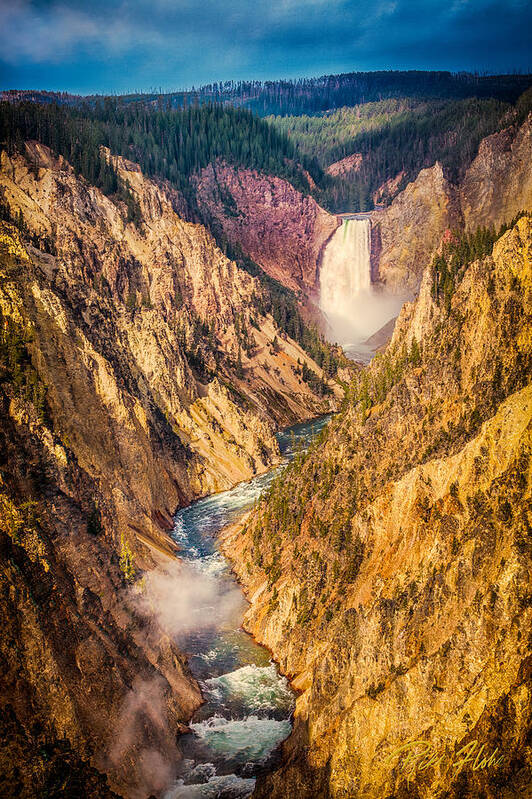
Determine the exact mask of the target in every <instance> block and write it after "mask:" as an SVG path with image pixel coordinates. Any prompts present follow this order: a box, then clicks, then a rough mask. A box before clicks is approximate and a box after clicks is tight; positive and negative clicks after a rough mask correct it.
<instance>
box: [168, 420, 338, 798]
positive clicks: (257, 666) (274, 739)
mask: <svg viewBox="0 0 532 799" xmlns="http://www.w3.org/2000/svg"><path fill="white" fill-rule="evenodd" d="M329 418H330V417H328V416H326V417H322V418H320V419H316V420H313V421H311V422H306V423H302V424H298V425H295V426H294V427H289V428H287V429H285V430H283V431H282V432H281V433H278V434H277V440H278V442H279V448H280V450H281V454H282V455H283V456H284V457H285V463H286V462H288V461H289V460H290V459H291V458H292V457H293V456H294V455H295V453H296V452H297V451H298V450H300V449H306V448H307V447H308V446H309V444H310V443H311V441H312V440H313V439H314V438H315V436H316V435H317V434H318V433H319V432H320V430H321V429H322V428H323V427H324V426H325V425H326V424H327V422H328V421H329ZM283 468H284V465H281V466H279V467H277V468H275V469H272V470H271V471H270V472H267V473H266V474H263V475H260V476H259V477H255V478H254V479H253V480H250V481H248V482H246V483H240V484H239V485H237V486H235V488H233V489H231V490H230V491H225V492H223V493H220V494H213V495H212V496H210V497H206V498H205V499H201V500H198V501H197V502H195V503H193V504H192V505H189V506H188V507H186V508H183V509H182V510H180V511H179V512H178V513H177V514H176V517H175V526H174V532H173V535H174V538H175V540H176V541H177V542H178V544H179V546H180V549H181V553H180V554H181V557H182V558H183V560H184V561H185V562H186V563H187V567H188V568H189V570H190V571H192V572H193V574H195V575H196V576H197V590H196V591H195V592H194V599H193V607H192V608H190V615H191V624H190V627H189V629H190V630H191V632H189V633H187V634H185V635H184V636H181V638H180V641H179V643H180V646H181V647H182V648H183V650H184V651H185V652H187V654H188V656H189V662H190V666H191V669H192V672H193V674H194V676H195V677H196V678H197V679H198V680H199V682H200V685H201V688H202V692H203V696H204V698H205V700H206V701H205V704H204V705H203V706H202V707H201V708H200V709H199V711H198V712H197V713H196V714H195V716H194V718H193V720H192V722H191V724H190V727H191V729H192V733H191V734H187V735H184V736H182V738H181V739H180V740H181V744H182V749H183V753H184V756H185V760H184V763H183V766H182V772H181V774H180V776H179V779H178V780H177V783H176V784H175V785H174V786H173V787H172V788H171V789H170V790H169V791H168V792H167V794H166V796H165V799H195V798H196V797H207V798H208V799H215V798H216V799H245V797H248V796H249V795H250V794H251V792H252V790H253V787H254V784H255V776H256V775H257V774H259V773H260V772H261V770H265V769H268V767H270V768H271V766H272V764H273V758H274V757H275V750H276V749H277V747H278V746H279V744H280V743H281V741H283V740H284V739H285V738H286V737H287V736H288V735H289V734H290V731H291V728H292V725H291V715H292V712H293V709H294V694H293V692H292V690H291V689H290V686H289V684H288V682H287V680H286V679H285V678H284V677H281V676H280V675H279V673H278V671H277V668H276V666H275V664H274V663H273V662H272V661H271V660H270V654H269V652H268V651H267V650H266V649H265V648H264V647H262V646H259V645H258V644H257V643H255V641H254V640H253V638H252V637H251V636H250V635H248V634H247V633H246V632H244V630H242V628H241V623H242V617H243V615H244V613H245V610H246V608H247V603H246V600H245V599H244V596H243V594H242V591H241V589H240V587H239V586H238V584H237V582H236V580H235V578H234V577H233V575H232V574H231V571H230V569H229V565H228V563H227V561H226V560H225V558H224V557H223V555H222V554H221V553H220V551H219V549H218V547H217V542H216V537H217V534H218V532H219V531H220V530H221V529H222V528H223V527H226V526H227V525H228V524H231V523H233V522H235V521H237V520H238V519H239V517H240V516H242V514H243V513H245V512H246V511H247V510H249V509H250V508H251V507H252V506H253V504H254V502H255V500H256V499H257V498H258V497H259V496H260V494H261V493H262V492H263V491H264V490H265V489H266V488H268V486H269V485H270V484H271V482H272V480H273V479H274V477H275V476H276V475H277V474H278V472H279V470H280V469H283ZM195 620H197V624H196V622H195Z"/></svg>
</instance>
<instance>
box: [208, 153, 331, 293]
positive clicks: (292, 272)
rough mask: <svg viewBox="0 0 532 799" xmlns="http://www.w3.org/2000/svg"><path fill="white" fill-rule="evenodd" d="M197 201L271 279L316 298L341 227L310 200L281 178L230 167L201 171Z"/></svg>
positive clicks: (229, 239)
mask: <svg viewBox="0 0 532 799" xmlns="http://www.w3.org/2000/svg"><path fill="white" fill-rule="evenodd" d="M197 197H198V203H199V206H200V208H202V209H203V210H204V212H207V213H208V215H209V216H210V217H211V219H213V220H214V223H215V224H218V226H219V227H220V230H221V231H222V232H223V234H224V235H225V237H226V239H227V240H228V241H229V242H230V243H231V244H232V245H237V246H239V247H241V248H242V249H243V250H244V252H245V253H247V254H248V255H249V256H250V257H251V258H252V259H253V260H254V261H255V262H256V263H257V264H259V266H261V267H262V269H264V271H265V272H267V273H268V274H269V275H271V277H273V278H275V279H276V280H278V281H279V282H280V283H282V284H283V285H285V286H287V287H288V288H291V289H293V290H295V291H300V290H303V292H304V295H305V296H308V295H313V294H314V293H315V291H316V287H317V282H318V277H319V274H318V263H319V259H320V255H321V252H322V249H323V247H324V245H325V243H326V242H327V240H328V239H329V238H330V237H331V235H332V234H333V233H334V231H335V230H336V228H337V227H338V224H339V222H338V220H337V218H336V217H335V216H332V215H331V214H328V213H327V212H326V211H324V210H323V208H320V206H319V205H318V204H317V203H316V201H315V200H314V199H313V198H312V197H309V196H303V195H302V194H300V192H298V191H297V190H296V189H295V188H294V187H293V186H292V185H291V184H290V183H288V182H287V181H285V180H282V179H281V178H277V177H272V176H268V175H264V174H259V173H258V172H255V171H253V170H250V169H236V168H233V167H230V166H227V165H226V164H216V165H210V166H208V167H207V168H206V169H204V170H203V171H202V173H201V175H200V176H199V178H198V180H197Z"/></svg>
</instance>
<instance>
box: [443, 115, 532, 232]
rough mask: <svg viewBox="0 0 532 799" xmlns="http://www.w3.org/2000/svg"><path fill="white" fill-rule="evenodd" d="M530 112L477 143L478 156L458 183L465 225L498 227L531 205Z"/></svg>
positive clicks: (471, 227)
mask: <svg viewBox="0 0 532 799" xmlns="http://www.w3.org/2000/svg"><path fill="white" fill-rule="evenodd" d="M531 162H532V114H530V115H529V117H528V119H527V120H526V121H525V122H524V123H523V124H522V125H521V126H520V127H518V128H516V127H515V126H514V127H510V128H507V129H506V130H503V131H501V132H500V133H494V134H493V136H488V137H487V138H486V139H484V140H483V141H482V142H481V143H480V147H479V149H478V155H477V157H476V158H475V160H474V161H473V163H472V164H471V166H470V167H469V169H468V170H467V173H466V175H465V177H464V180H463V181H462V183H461V185H460V190H459V191H460V205H461V209H462V215H463V218H464V222H465V225H466V228H467V229H468V230H474V229H475V228H476V227H478V226H485V227H490V226H494V227H496V228H499V227H500V225H502V224H505V223H508V222H510V221H511V220H512V219H513V218H514V217H515V216H516V215H517V214H518V213H520V211H523V210H526V209H529V208H532V169H531V168H530V164H531Z"/></svg>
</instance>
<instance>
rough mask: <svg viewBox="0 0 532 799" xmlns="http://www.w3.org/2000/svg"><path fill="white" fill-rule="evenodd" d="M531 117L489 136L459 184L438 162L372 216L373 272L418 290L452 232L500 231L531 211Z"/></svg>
mask: <svg viewBox="0 0 532 799" xmlns="http://www.w3.org/2000/svg"><path fill="white" fill-rule="evenodd" d="M531 160H532V115H529V116H528V119H527V120H525V122H524V123H523V124H522V125H520V126H519V125H517V124H516V125H512V126H511V127H509V128H507V129H505V130H503V131H501V132H499V133H495V134H494V135H492V136H488V137H487V138H486V139H484V140H483V141H482V142H481V144H480V147H479V151H478V154H477V156H476V157H475V159H474V160H473V162H472V164H471V165H470V167H469V168H468V169H467V171H466V174H465V176H464V178H463V179H462V181H461V182H460V183H459V184H458V185H454V184H452V183H450V182H449V181H448V180H447V179H446V178H445V176H444V173H443V170H442V167H441V165H440V164H439V163H437V164H435V165H434V166H433V167H430V168H429V169H423V170H422V171H421V172H420V173H419V175H418V176H417V178H416V179H415V180H414V181H412V182H411V183H409V184H408V186H407V187H406V188H405V189H404V190H403V191H402V192H401V193H400V194H398V195H397V196H396V197H395V199H394V200H393V202H392V203H391V205H390V206H389V207H388V208H386V209H384V210H378V211H374V212H373V213H372V227H373V260H374V271H375V274H378V276H379V279H380V280H382V281H383V282H385V283H386V284H387V285H388V286H389V287H390V288H391V289H392V290H401V289H402V288H407V289H411V290H417V289H418V287H419V282H420V279H421V275H422V273H423V269H424V268H425V267H426V266H427V265H428V264H429V263H430V261H431V260H432V256H433V255H434V253H435V252H436V251H437V250H438V248H439V247H440V245H441V243H442V240H443V239H444V236H445V235H446V233H447V232H448V231H449V230H452V229H455V228H462V227H465V228H466V229H468V230H475V229H476V228H477V227H479V226H487V227H490V226H493V227H495V228H496V229H499V227H500V226H501V225H502V224H506V223H508V222H510V221H511V220H512V219H514V217H515V216H516V215H517V214H518V213H519V212H520V211H523V210H527V209H530V208H531V207H532V174H531V171H530V162H531Z"/></svg>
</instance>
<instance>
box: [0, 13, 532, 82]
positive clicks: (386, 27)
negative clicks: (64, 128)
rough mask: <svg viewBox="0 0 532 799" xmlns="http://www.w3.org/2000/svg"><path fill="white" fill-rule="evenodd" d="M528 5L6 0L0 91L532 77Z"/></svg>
mask: <svg viewBox="0 0 532 799" xmlns="http://www.w3.org/2000/svg"><path fill="white" fill-rule="evenodd" d="M531 31H532V1H531V0H503V2H493V0H443V1H442V0H374V2H367V0H366V2H361V0H128V2H126V1H125V0H89V1H87V0H85V2H83V0H0V88H2V89H10V88H16V89H24V88H25V89H29V88H31V89H48V90H52V91H70V92H73V93H80V94H90V93H125V92H131V91H137V90H144V91H149V90H153V89H157V90H158V89H162V90H163V91H172V90H174V89H183V88H190V87H191V86H193V85H194V86H200V85H202V84H204V83H209V82H211V81H215V80H216V81H218V80H230V79H233V80H240V79H260V80H263V79H268V78H269V79H276V78H293V77H304V76H317V75H323V74H331V73H337V72H351V71H358V70H375V69H449V70H452V71H458V70H471V71H475V70H478V71H481V72H484V71H488V72H507V71H513V70H520V71H523V72H530V71H532V34H531Z"/></svg>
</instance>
